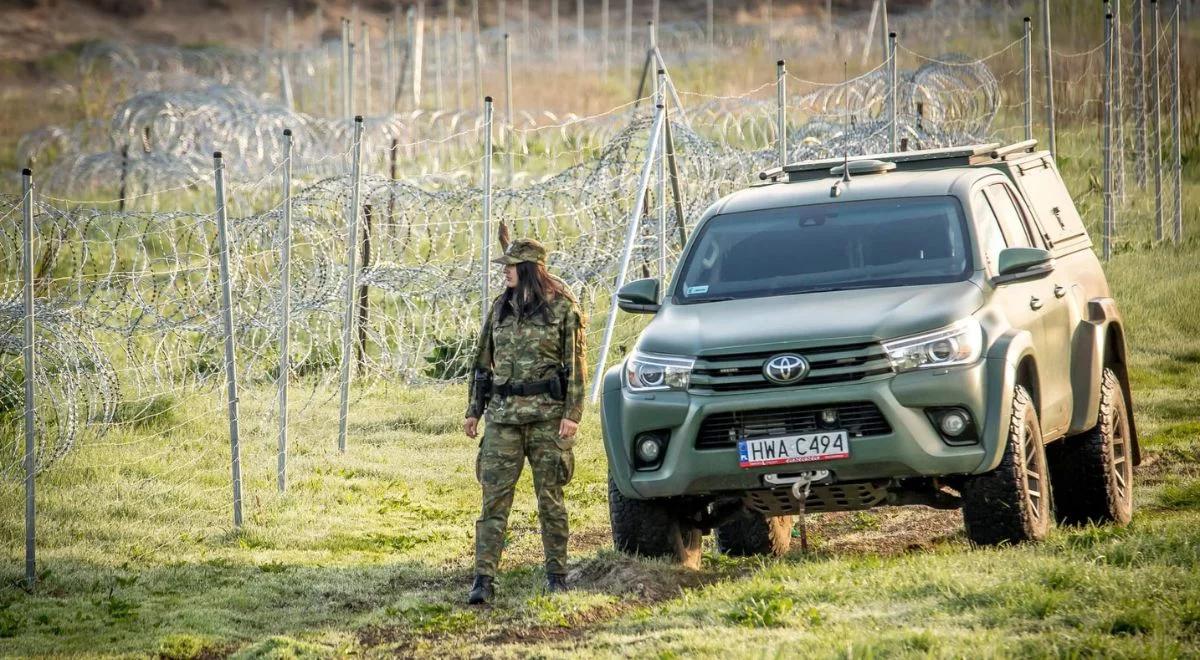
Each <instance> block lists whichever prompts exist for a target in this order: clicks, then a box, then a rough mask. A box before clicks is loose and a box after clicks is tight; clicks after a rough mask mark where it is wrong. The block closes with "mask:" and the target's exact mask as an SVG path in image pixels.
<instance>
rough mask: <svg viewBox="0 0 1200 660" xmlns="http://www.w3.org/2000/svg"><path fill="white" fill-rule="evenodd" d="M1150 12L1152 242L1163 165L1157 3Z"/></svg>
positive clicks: (1158, 233)
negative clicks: (1152, 93)
mask: <svg viewBox="0 0 1200 660" xmlns="http://www.w3.org/2000/svg"><path fill="white" fill-rule="evenodd" d="M1150 10H1151V14H1152V16H1151V19H1152V22H1151V25H1152V26H1153V33H1152V34H1151V39H1150V66H1152V67H1154V68H1153V70H1152V71H1151V75H1150V86H1151V87H1153V92H1154V129H1153V131H1154V136H1153V137H1154V146H1152V147H1151V150H1152V151H1153V154H1154V240H1155V241H1156V242H1157V241H1161V240H1162V239H1163V235H1164V231H1163V171H1162V168H1163V165H1162V86H1161V84H1160V80H1159V70H1160V69H1161V68H1162V66H1161V64H1162V63H1161V59H1162V58H1161V57H1160V55H1159V47H1158V44H1159V42H1161V41H1162V30H1160V29H1159V27H1160V26H1159V21H1158V2H1157V1H1156V0H1150Z"/></svg>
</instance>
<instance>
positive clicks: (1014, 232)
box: [987, 183, 1037, 247]
mask: <svg viewBox="0 0 1200 660" xmlns="http://www.w3.org/2000/svg"><path fill="white" fill-rule="evenodd" d="M987 197H988V201H990V202H991V203H992V210H993V211H995V212H996V218H997V219H998V220H999V221H1000V230H1001V231H1003V232H1004V239H1005V242H1007V243H1008V246H1009V247H1034V246H1035V245H1037V242H1036V241H1035V240H1034V239H1033V234H1032V232H1031V231H1030V228H1029V226H1028V224H1027V221H1026V219H1025V214H1023V213H1021V212H1020V211H1019V210H1018V209H1017V205H1016V202H1014V201H1013V198H1012V192H1011V191H1009V189H1008V186H1006V185H1004V184H1003V183H996V184H993V185H990V186H988V187H987Z"/></svg>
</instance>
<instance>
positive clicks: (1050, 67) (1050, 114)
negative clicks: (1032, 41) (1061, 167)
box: [1042, 0, 1058, 158]
mask: <svg viewBox="0 0 1200 660" xmlns="http://www.w3.org/2000/svg"><path fill="white" fill-rule="evenodd" d="M1042 45H1043V46H1044V48H1043V50H1044V51H1045V53H1044V54H1045V56H1046V130H1047V132H1048V133H1049V140H1048V145H1047V146H1049V147H1050V157H1051V158H1057V157H1058V141H1057V138H1056V136H1055V134H1054V46H1053V42H1052V41H1051V38H1050V0H1042Z"/></svg>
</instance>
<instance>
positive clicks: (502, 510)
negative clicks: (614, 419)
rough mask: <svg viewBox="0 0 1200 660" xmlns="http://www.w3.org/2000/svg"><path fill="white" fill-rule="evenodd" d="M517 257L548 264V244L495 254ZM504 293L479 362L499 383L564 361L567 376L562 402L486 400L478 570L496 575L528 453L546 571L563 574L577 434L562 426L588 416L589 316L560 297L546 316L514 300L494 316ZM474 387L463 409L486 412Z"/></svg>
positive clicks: (535, 377)
mask: <svg viewBox="0 0 1200 660" xmlns="http://www.w3.org/2000/svg"><path fill="white" fill-rule="evenodd" d="M513 259H517V260H518V261H542V262H543V263H544V259H545V251H544V250H543V249H542V247H541V246H540V245H539V244H537V242H536V241H531V240H517V241H514V242H513V243H512V244H510V246H509V250H508V251H507V252H506V253H505V256H503V257H500V258H498V259H496V261H498V262H500V263H512V260H513ZM501 297H502V296H498V297H497V298H496V300H495V301H493V303H492V307H491V310H490V311H489V313H488V317H487V321H486V322H485V323H484V326H483V332H482V334H481V336H480V340H479V346H478V349H477V351H476V354H475V368H476V369H483V370H487V371H491V372H492V374H493V379H494V380H493V382H494V387H500V386H503V385H505V384H506V383H514V384H515V383H530V382H536V381H545V380H547V379H551V378H555V377H557V375H558V370H559V368H560V367H565V368H567V369H568V370H569V375H568V376H567V389H566V399H565V400H563V401H560V400H556V399H554V398H553V397H552V396H551V395H550V394H549V393H541V394H533V395H528V396H518V395H510V396H500V395H499V394H496V395H493V397H492V400H491V402H490V403H488V404H487V410H486V418H485V419H486V421H487V424H486V427H485V429H484V433H483V440H482V442H481V443H480V447H479V455H478V458H477V459H476V468H475V473H476V475H475V476H476V478H477V479H478V480H479V483H480V484H481V485H482V486H483V512H482V513H481V515H480V516H479V520H477V521H476V523H475V573H476V574H477V575H485V576H494V575H495V574H496V567H497V565H498V564H499V562H500V554H501V552H502V550H503V548H504V533H505V530H506V529H507V526H508V513H509V510H510V509H511V508H512V501H513V491H514V489H515V487H516V483H517V478H518V477H520V475H521V468H522V467H523V466H524V463H525V459H526V458H528V459H529V465H530V467H531V468H532V470H533V486H534V490H535V491H536V493H537V500H538V518H539V520H540V521H541V526H542V546H543V549H544V550H545V555H546V572H547V573H548V574H561V573H566V571H567V539H568V535H569V532H568V526H567V509H566V506H565V505H564V503H563V486H565V485H566V484H567V483H568V482H570V481H571V477H572V475H573V474H574V472H575V456H574V453H573V452H572V447H573V446H574V444H575V438H574V437H572V438H568V439H563V438H562V437H560V436H559V434H558V431H559V423H560V421H561V420H563V419H569V420H571V421H574V422H578V421H579V420H580V418H581V417H582V416H583V399H584V373H585V371H586V369H587V364H586V362H585V358H586V352H587V350H586V344H585V335H584V328H585V327H586V319H585V318H584V316H583V314H582V312H580V310H579V306H578V305H577V304H576V303H575V300H574V299H572V298H571V297H569V296H558V297H557V298H555V299H554V300H552V301H550V302H549V307H548V310H546V311H547V314H546V317H545V318H543V317H542V314H541V313H540V312H539V313H534V314H532V315H531V316H529V317H525V318H521V317H520V316H519V315H518V310H517V309H516V308H515V307H514V308H513V309H510V310H509V314H508V315H507V316H506V317H505V319H504V320H503V321H502V322H497V320H496V319H497V318H498V317H499V311H500V304H501V302H500V298H501ZM470 392H471V396H470V399H469V402H468V405H467V413H466V416H467V417H476V418H478V417H480V416H481V415H482V414H483V413H484V409H483V402H482V401H480V400H478V398H477V397H476V396H475V395H476V390H475V388H474V387H471V389H470Z"/></svg>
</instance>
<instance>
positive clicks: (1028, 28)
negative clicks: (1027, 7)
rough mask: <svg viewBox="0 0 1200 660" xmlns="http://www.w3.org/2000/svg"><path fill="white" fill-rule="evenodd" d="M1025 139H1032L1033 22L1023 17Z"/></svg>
mask: <svg viewBox="0 0 1200 660" xmlns="http://www.w3.org/2000/svg"><path fill="white" fill-rule="evenodd" d="M1024 46H1025V47H1024V49H1023V50H1022V53H1023V57H1024V59H1025V76H1024V77H1025V139H1026V140H1032V139H1033V22H1032V21H1030V20H1029V17H1028V16H1026V17H1025V44H1024Z"/></svg>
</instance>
